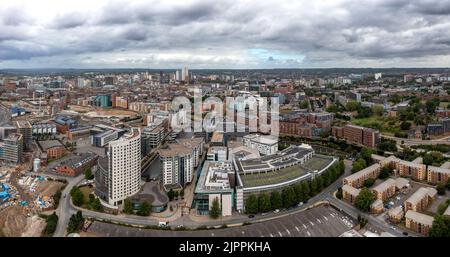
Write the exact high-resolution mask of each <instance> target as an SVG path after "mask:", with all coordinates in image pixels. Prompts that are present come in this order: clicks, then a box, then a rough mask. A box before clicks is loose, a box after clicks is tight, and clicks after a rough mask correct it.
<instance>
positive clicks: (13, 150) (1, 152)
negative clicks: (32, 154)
mask: <svg viewBox="0 0 450 257" xmlns="http://www.w3.org/2000/svg"><path fill="white" fill-rule="evenodd" d="M22 151H23V136H22V135H21V134H18V133H13V134H10V135H9V136H8V137H7V138H5V139H4V140H3V142H1V143H0V160H2V161H6V162H11V163H21V162H22Z"/></svg>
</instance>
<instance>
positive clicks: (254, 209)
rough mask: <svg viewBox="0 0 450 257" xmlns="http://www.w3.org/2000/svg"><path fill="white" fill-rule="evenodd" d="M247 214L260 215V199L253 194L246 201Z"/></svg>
mask: <svg viewBox="0 0 450 257" xmlns="http://www.w3.org/2000/svg"><path fill="white" fill-rule="evenodd" d="M245 212H246V213H249V214H256V213H258V197H256V195H254V194H252V195H250V196H249V197H248V198H247V200H245Z"/></svg>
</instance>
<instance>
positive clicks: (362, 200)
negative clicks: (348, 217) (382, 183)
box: [355, 187, 375, 211]
mask: <svg viewBox="0 0 450 257" xmlns="http://www.w3.org/2000/svg"><path fill="white" fill-rule="evenodd" d="M374 201H375V196H374V195H373V193H372V192H371V191H370V190H369V189H367V188H366V187H364V188H362V189H361V191H360V192H359V195H358V196H357V197H356V199H355V206H356V208H358V209H360V210H362V211H369V210H370V205H371V204H372V203H373V202H374Z"/></svg>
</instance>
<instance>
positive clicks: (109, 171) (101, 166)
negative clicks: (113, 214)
mask: <svg viewBox="0 0 450 257" xmlns="http://www.w3.org/2000/svg"><path fill="white" fill-rule="evenodd" d="M140 134H141V133H140V131H139V129H137V128H133V129H132V130H131V131H130V133H127V134H124V135H123V136H122V137H120V138H119V139H117V140H115V141H111V142H109V144H108V146H107V147H106V149H107V155H106V157H104V158H100V159H99V160H98V169H97V170H96V173H95V194H96V195H97V196H98V197H99V198H100V199H101V200H102V203H103V204H105V205H106V206H108V207H110V208H117V207H118V206H119V205H120V204H122V203H123V200H125V199H126V198H127V197H130V196H132V195H134V194H136V193H137V192H139V190H140V182H141V135H140Z"/></svg>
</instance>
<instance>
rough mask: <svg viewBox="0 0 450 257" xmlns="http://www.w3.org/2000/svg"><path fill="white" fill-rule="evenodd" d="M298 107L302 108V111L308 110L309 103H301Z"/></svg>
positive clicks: (305, 101)
mask: <svg viewBox="0 0 450 257" xmlns="http://www.w3.org/2000/svg"><path fill="white" fill-rule="evenodd" d="M298 106H299V107H300V109H307V108H308V107H309V103H308V101H307V100H304V101H301V102H300V103H299V104H298Z"/></svg>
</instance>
